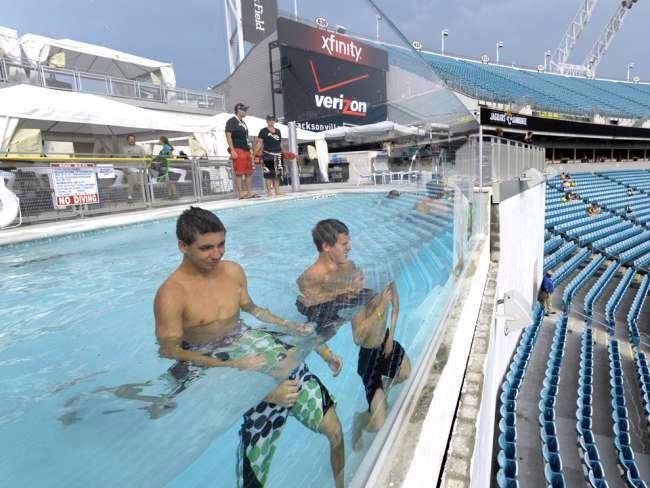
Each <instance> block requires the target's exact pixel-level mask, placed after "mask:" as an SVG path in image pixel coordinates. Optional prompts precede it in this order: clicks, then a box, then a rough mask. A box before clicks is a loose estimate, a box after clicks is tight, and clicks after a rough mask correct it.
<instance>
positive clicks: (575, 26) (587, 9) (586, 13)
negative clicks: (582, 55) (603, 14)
mask: <svg viewBox="0 0 650 488" xmlns="http://www.w3.org/2000/svg"><path fill="white" fill-rule="evenodd" d="M597 4H598V0H584V1H583V2H582V5H581V6H580V8H579V9H578V12H577V13H576V15H575V17H574V18H573V20H572V21H571V23H570V24H569V28H568V29H567V31H566V33H565V34H564V37H563V38H562V41H560V45H559V46H558V48H557V49H556V50H555V54H554V55H553V57H552V58H551V69H552V70H553V71H556V72H558V73H565V71H569V70H571V69H575V68H576V66H575V65H570V64H568V62H569V57H570V56H571V52H572V51H573V48H574V47H575V45H576V43H577V42H578V39H579V38H580V35H581V34H582V32H583V31H584V30H585V27H586V26H587V24H588V23H589V20H590V19H591V14H593V12H594V9H595V8H596V5H597ZM578 68H581V67H580V66H578Z"/></svg>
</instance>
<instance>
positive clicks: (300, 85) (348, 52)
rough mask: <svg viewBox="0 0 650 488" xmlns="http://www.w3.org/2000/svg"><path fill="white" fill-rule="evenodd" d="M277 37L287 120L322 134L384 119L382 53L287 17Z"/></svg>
mask: <svg viewBox="0 0 650 488" xmlns="http://www.w3.org/2000/svg"><path fill="white" fill-rule="evenodd" d="M278 38H279V41H280V46H281V47H280V49H281V56H282V92H283V100H284V117H285V120H286V121H291V120H294V121H296V122H298V124H299V126H300V127H301V128H303V129H307V130H312V131H323V130H328V129H332V128H334V127H339V126H341V125H344V124H345V125H365V124H371V123H375V122H380V121H383V120H386V118H387V108H386V70H387V69H388V62H387V54H386V52H385V51H383V50H381V49H377V48H375V47H372V46H369V45H366V44H364V43H361V42H359V41H358V40H356V39H353V38H350V37H347V36H343V35H341V34H338V33H333V32H330V31H326V30H321V29H315V28H312V27H309V26H305V25H303V24H299V23H296V22H291V21H287V20H286V19H279V22H278Z"/></svg>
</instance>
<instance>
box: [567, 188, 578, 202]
mask: <svg viewBox="0 0 650 488" xmlns="http://www.w3.org/2000/svg"><path fill="white" fill-rule="evenodd" d="M577 199H578V194H577V193H576V192H574V191H572V192H570V193H569V200H571V201H572V202H573V201H576V200H577Z"/></svg>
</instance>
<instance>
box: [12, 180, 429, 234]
mask: <svg viewBox="0 0 650 488" xmlns="http://www.w3.org/2000/svg"><path fill="white" fill-rule="evenodd" d="M394 189H397V190H404V191H418V190H421V189H422V188H421V187H418V186H416V185H412V184H399V185H363V186H357V185H352V184H331V183H330V184H317V185H308V186H303V187H302V188H301V190H299V191H297V192H291V191H290V188H289V187H283V191H284V192H285V194H284V195H282V196H280V197H272V198H269V197H266V196H262V197H260V198H254V199H247V200H239V199H238V198H236V197H235V196H234V195H233V196H231V197H227V198H224V199H221V200H210V201H204V202H196V201H194V200H189V199H188V200H186V201H183V200H180V201H179V202H178V204H175V205H168V206H164V207H155V208H147V209H144V210H133V211H120V212H119V213H113V214H101V215H88V216H85V217H75V218H66V219H65V220H59V221H54V222H44V223H34V224H29V225H22V226H19V227H14V228H8V229H2V230H0V246H1V245H6V244H17V243H20V242H27V241H33V240H38V239H49V238H52V237H57V236H62V235H68V234H77V233H80V232H89V231H93V230H98V229H104V228H109V227H121V226H124V225H130V224H137V223H140V222H147V221H150V220H159V219H167V218H172V217H176V216H178V214H179V213H180V212H181V211H182V210H184V209H186V208H187V207H189V206H190V205H194V206H201V207H203V208H206V209H209V210H219V209H224V208H237V207H248V206H252V205H260V204H263V203H268V202H277V201H289V200H298V199H302V198H319V197H321V198H322V197H323V196H326V195H330V194H331V195H335V194H338V193H359V192H368V193H375V192H378V193H382V192H386V193H387V192H389V191H390V190H394ZM126 208H128V207H126Z"/></svg>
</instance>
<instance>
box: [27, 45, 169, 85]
mask: <svg viewBox="0 0 650 488" xmlns="http://www.w3.org/2000/svg"><path fill="white" fill-rule="evenodd" d="M19 43H20V48H21V49H22V52H23V55H24V57H25V58H26V60H27V61H30V62H32V63H35V64H44V65H54V66H56V67H58V68H68V69H71V70H76V71H83V72H86V73H97V74H101V75H108V76H114V77H117V78H126V79H129V80H139V81H148V82H153V83H154V84H158V83H162V84H163V85H164V86H166V87H169V88H173V87H175V86H176V75H175V74H174V68H173V67H172V65H171V63H166V62H162V61H156V60H153V59H148V58H142V57H140V56H135V55H133V54H128V53H124V52H121V51H116V50H114V49H110V48H107V47H104V46H98V45H95V44H87V43H85V42H79V41H73V40H71V39H52V38H49V37H44V36H39V35H35V34H25V35H23V36H21V37H20V40H19Z"/></svg>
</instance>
